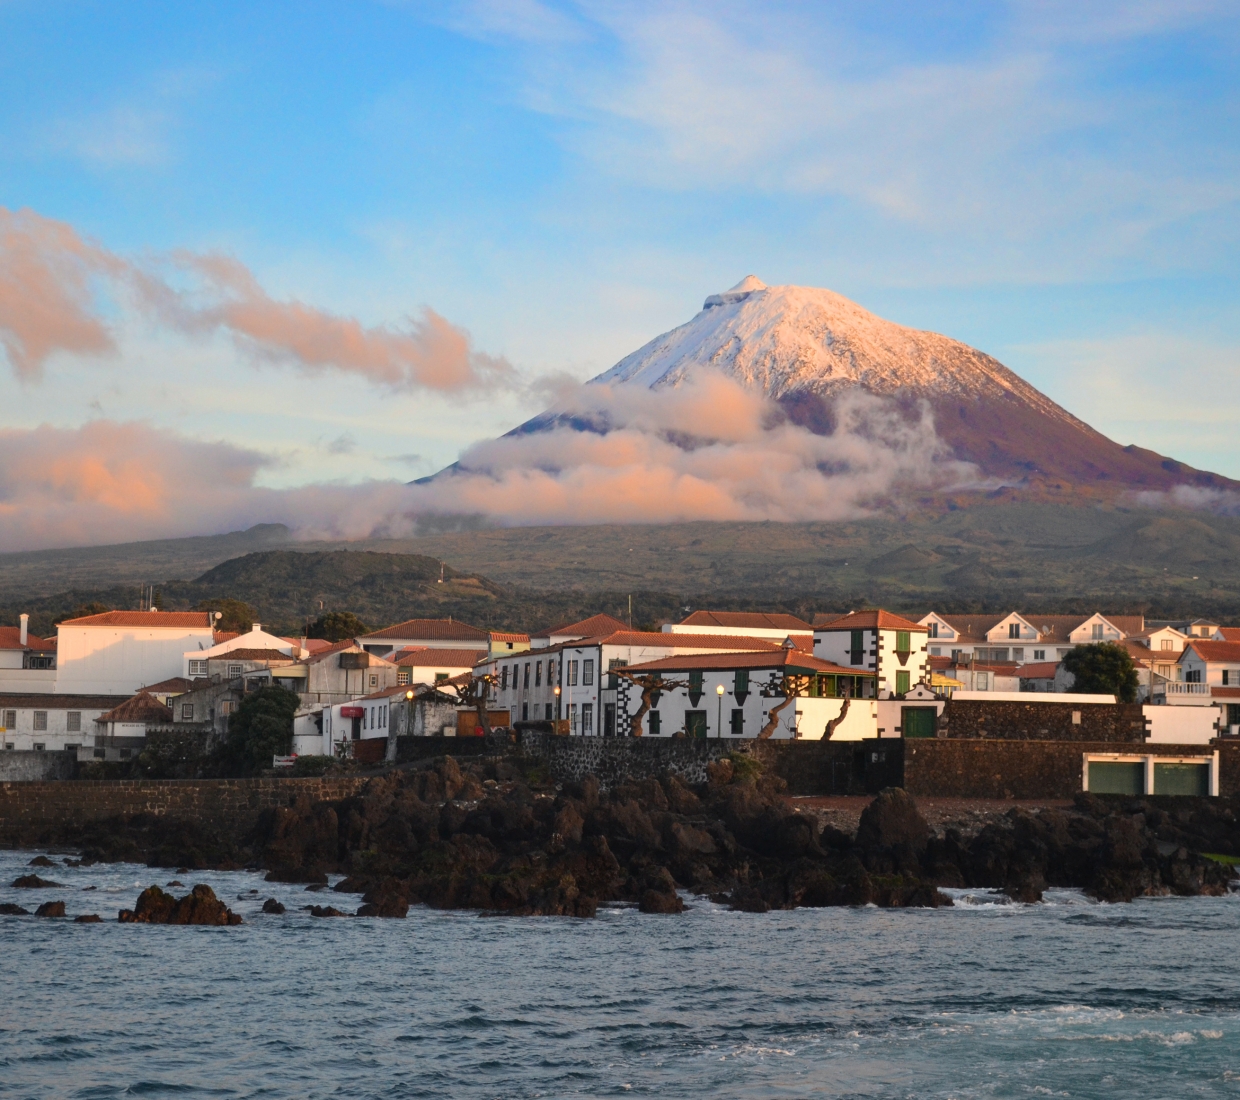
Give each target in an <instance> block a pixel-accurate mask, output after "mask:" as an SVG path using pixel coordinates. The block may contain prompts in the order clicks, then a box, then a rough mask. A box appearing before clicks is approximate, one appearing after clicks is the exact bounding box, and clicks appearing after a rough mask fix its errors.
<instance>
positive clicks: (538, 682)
mask: <svg viewBox="0 0 1240 1100" xmlns="http://www.w3.org/2000/svg"><path fill="white" fill-rule="evenodd" d="M534 686H535V687H542V661H535V662H534Z"/></svg>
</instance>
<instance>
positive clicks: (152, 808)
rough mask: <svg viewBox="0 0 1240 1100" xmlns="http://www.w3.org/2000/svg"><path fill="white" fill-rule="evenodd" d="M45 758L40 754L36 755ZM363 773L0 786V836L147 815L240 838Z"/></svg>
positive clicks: (27, 835)
mask: <svg viewBox="0 0 1240 1100" xmlns="http://www.w3.org/2000/svg"><path fill="white" fill-rule="evenodd" d="M40 755H43V754H40ZM366 782H367V779H366V778H365V777H362V776H325V777H321V778H315V779H99V780H89V779H79V780H73V781H69V782H63V781H62V782H19V783H0V838H3V839H4V840H5V841H6V842H8V843H16V842H18V841H22V840H29V839H31V838H37V837H38V836H39V834H40V833H41V832H42V831H43V830H44V829H46V828H47V827H49V826H63V825H84V824H87V823H89V822H91V821H99V820H103V819H105V818H109V817H116V816H118V815H120V816H130V815H132V814H140V813H148V814H158V815H160V816H166V817H175V818H179V819H182V820H188V821H196V822H199V823H201V824H203V825H208V826H211V827H213V828H217V829H227V830H229V831H232V832H235V833H238V834H240V833H244V832H245V831H246V830H248V829H249V828H250V827H252V825H253V824H254V822H255V820H256V819H257V818H258V815H259V814H260V813H262V811H263V810H267V809H271V808H273V807H276V806H287V805H290V804H291V803H292V802H293V801H295V800H296V799H297V798H299V797H301V796H306V797H308V798H310V799H314V800H320V799H321V800H325V801H334V800H337V799H342V798H348V797H349V796H350V795H352V794H355V793H357V791H358V790H360V789H361V787H362V786H363V785H364V784H365V783H366Z"/></svg>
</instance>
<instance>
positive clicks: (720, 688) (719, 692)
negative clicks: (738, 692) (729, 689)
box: [715, 684, 723, 737]
mask: <svg viewBox="0 0 1240 1100" xmlns="http://www.w3.org/2000/svg"><path fill="white" fill-rule="evenodd" d="M715 694H716V695H717V696H718V697H719V716H718V718H717V719H716V720H715V728H716V730H717V731H718V732H717V733H716V734H715V736H716V737H722V736H723V685H722V684H716V685H715Z"/></svg>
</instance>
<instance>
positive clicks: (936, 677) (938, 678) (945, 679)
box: [930, 672, 964, 688]
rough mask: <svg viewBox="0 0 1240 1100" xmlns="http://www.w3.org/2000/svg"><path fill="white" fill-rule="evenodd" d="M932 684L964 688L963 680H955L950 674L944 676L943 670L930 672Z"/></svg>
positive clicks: (935, 686) (932, 685)
mask: <svg viewBox="0 0 1240 1100" xmlns="http://www.w3.org/2000/svg"><path fill="white" fill-rule="evenodd" d="M930 686H931V687H932V688H962V687H964V681H963V680H953V679H952V678H951V677H950V676H944V675H943V674H942V673H941V672H933V673H931V674H930Z"/></svg>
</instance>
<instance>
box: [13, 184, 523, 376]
mask: <svg viewBox="0 0 1240 1100" xmlns="http://www.w3.org/2000/svg"><path fill="white" fill-rule="evenodd" d="M107 306H110V307H112V308H114V309H120V310H123V309H126V308H130V309H138V310H141V311H143V312H144V313H146V314H147V315H149V316H152V317H154V318H155V319H156V321H157V322H158V323H160V324H162V325H164V326H166V327H168V328H171V329H173V330H174V331H177V332H180V333H182V334H187V335H197V336H203V335H207V334H210V333H212V332H216V331H218V332H222V333H225V334H226V335H228V336H230V337H231V338H232V339H233V340H235V341H236V342H237V344H238V346H239V347H241V348H242V349H243V350H244V351H246V352H247V353H249V354H251V355H252V356H253V357H254V358H256V359H259V360H263V361H271V360H275V361H281V362H288V363H291V364H294V365H296V366H299V367H302V368H304V369H306V370H311V371H320V370H340V371H345V372H348V373H351V374H358V375H361V376H363V377H365V378H367V379H369V380H370V381H372V382H375V383H379V384H381V385H385V386H388V387H391V388H392V389H416V388H420V387H421V388H426V389H432V390H441V391H449V392H459V391H465V390H471V389H473V390H482V389H484V388H493V387H495V386H497V385H499V386H514V385H516V383H517V378H516V373H515V371H514V370H513V369H512V367H511V365H510V364H509V363H508V362H507V361H506V360H504V359H502V358H499V357H495V356H489V355H486V354H483V353H481V352H478V351H476V350H474V348H473V347H472V346H471V343H470V338H469V334H468V333H467V332H465V330H464V329H461V328H459V327H458V326H456V325H453V324H452V323H451V322H449V321H448V320H446V319H445V318H443V317H441V316H440V315H439V314H438V313H436V312H435V311H434V310H431V309H423V310H422V311H421V314H420V316H419V317H417V318H416V319H411V320H409V321H408V322H406V323H405V324H404V325H403V326H388V325H377V326H367V325H363V324H362V323H361V322H360V321H358V320H357V319H356V318H353V317H342V316H339V315H337V314H333V313H329V312H327V311H325V310H321V309H318V308H316V307H314V306H310V305H307V304H305V303H303V302H296V301H292V302H282V301H277V300H276V299H274V298H272V297H271V296H270V295H269V294H268V293H267V292H266V291H265V290H264V289H263V287H262V286H261V285H260V284H259V282H258V280H257V279H255V278H254V275H253V274H252V273H251V272H250V271H249V270H248V269H247V268H246V267H245V266H244V265H243V264H241V263H240V262H238V261H237V260H235V259H233V258H231V257H228V256H221V255H216V254H211V255H200V254H197V253H191V252H183V251H182V252H176V253H173V254H171V255H169V256H164V257H157V258H155V259H152V260H146V261H141V262H139V261H135V260H130V259H126V258H124V257H121V256H118V255H116V254H114V253H111V252H109V251H107V250H106V249H104V248H102V247H100V246H99V245H97V244H94V243H91V242H87V241H84V240H83V239H82V238H81V237H80V236H79V235H78V233H77V232H76V231H75V230H74V229H73V227H72V226H69V225H66V224H65V223H63V222H58V221H53V220H51V219H49V218H44V217H42V216H40V215H39V214H36V213H34V212H33V211H30V210H22V211H17V212H12V211H8V210H4V209H3V208H0V345H2V346H3V347H4V350H5V352H6V354H7V356H8V359H9V362H10V364H11V365H12V367H13V369H14V371H15V372H16V373H17V375H18V377H19V378H21V379H23V380H24V381H34V380H37V379H38V378H39V377H40V376H41V374H42V371H43V366H44V364H45V363H46V361H47V359H48V358H49V357H50V356H51V355H52V354H53V353H55V352H57V351H66V352H74V353H96V354H97V353H101V352H106V351H109V350H112V348H113V339H112V336H111V334H110V332H109V330H108V327H107V325H106V323H105V322H104V320H103V319H102V312H103V310H104V308H105V307H107Z"/></svg>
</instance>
